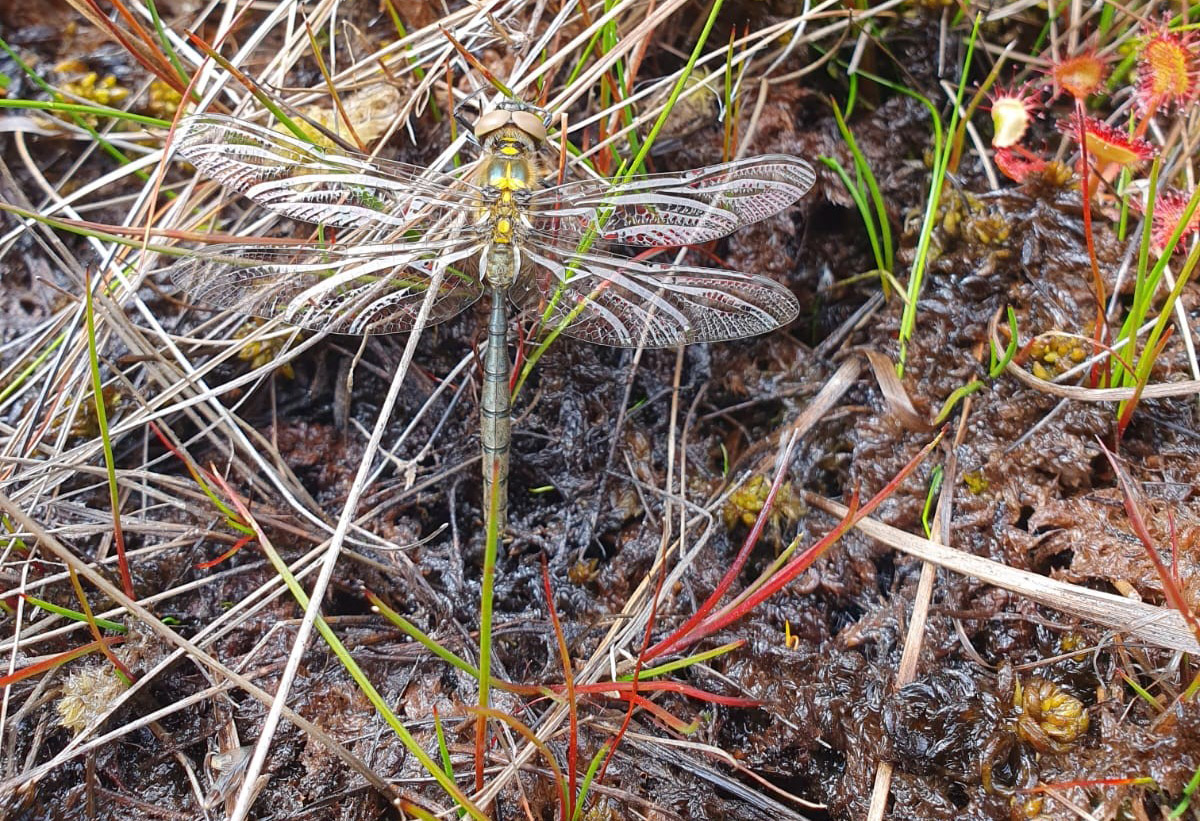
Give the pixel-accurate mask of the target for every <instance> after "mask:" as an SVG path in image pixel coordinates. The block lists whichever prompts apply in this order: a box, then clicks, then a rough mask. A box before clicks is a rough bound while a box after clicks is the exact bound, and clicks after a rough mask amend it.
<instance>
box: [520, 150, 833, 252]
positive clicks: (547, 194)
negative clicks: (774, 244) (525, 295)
mask: <svg viewBox="0 0 1200 821" xmlns="http://www.w3.org/2000/svg"><path fill="white" fill-rule="evenodd" d="M815 179H816V176H815V174H814V172H813V169H812V166H811V165H809V164H808V163H806V162H805V161H804V160H802V159H800V158H799V157H791V156H788V155H786V154H768V155H765V156H761V157H747V158H745V159H741V160H734V161H733V162H727V163H721V164H720V165H710V166H708V167H707V168H697V169H694V170H692V171H683V172H680V173H678V174H650V175H647V176H642V177H634V178H633V179H630V180H629V181H627V182H623V183H616V184H614V183H611V182H606V181H604V180H584V181H581V182H569V183H566V184H564V185H557V186H553V187H551V188H547V189H544V190H542V191H537V192H534V194H533V196H532V197H531V198H530V219H531V222H532V225H533V227H534V229H536V230H540V231H544V232H546V233H549V234H553V235H554V236H556V237H558V238H559V240H560V241H565V242H574V243H579V242H585V241H586V240H587V239H588V238H598V239H601V240H604V241H606V242H607V243H615V244H619V245H638V246H645V247H652V246H667V247H671V246H676V245H696V244H698V243H702V242H709V241H710V240H714V239H718V238H719V237H723V236H725V235H726V234H729V233H731V232H732V231H735V230H737V229H738V228H741V227H742V226H744V225H749V224H750V223H752V222H757V221H759V220H761V219H766V218H767V217H770V216H773V215H775V214H778V213H779V212H780V211H782V210H783V209H785V208H787V207H788V206H789V205H791V204H792V203H794V202H795V201H796V200H798V199H800V197H802V196H804V194H805V192H807V191H808V189H809V188H811V187H812V184H813V181H814V180H815Z"/></svg>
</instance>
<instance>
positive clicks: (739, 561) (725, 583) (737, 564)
mask: <svg viewBox="0 0 1200 821" xmlns="http://www.w3.org/2000/svg"><path fill="white" fill-rule="evenodd" d="M794 447H795V441H794V440H792V441H790V442H788V446H787V448H785V449H784V453H783V457H782V458H781V459H780V460H779V468H778V469H777V470H776V471H775V478H774V479H773V480H772V481H771V490H770V492H769V493H767V498H766V501H765V502H763V506H762V510H760V511H759V512H758V518H757V519H755V520H754V527H753V528H751V529H750V533H749V534H747V536H746V539H745V541H743V542H742V547H741V549H740V550H738V553H737V555H736V556H734V558H733V564H731V565H730V566H729V569H728V570H726V571H725V575H724V576H722V577H721V581H720V582H719V583H718V584H717V586H716V589H714V590H713V592H712V594H711V595H709V597H708V598H707V599H705V600H704V603H703V604H702V605H700V607H699V608H697V610H696V612H695V613H694V614H693V615H692V616H691V618H689V619H688V620H687V621H685V622H684V623H683V625H682V626H680V627H679V628H678V629H677V630H675V632H673V633H671V634H670V635H669V636H667V637H666V638H664V639H663V640H662V641H660V642H658V644H655V645H654V646H653V647H651V648H649V649H648V650H646V651H645V652H644V653H642V655H641V656H640V658H641V659H644V660H645V661H650V660H652V659H655V658H658V657H659V656H661V655H662V654H663V653H665V652H668V651H669V650H670V649H672V648H674V647H675V646H676V644H678V643H679V641H680V640H681V639H682V638H683V637H684V636H686V635H687V634H688V633H689V632H690V631H691V630H692V628H694V627H695V626H696V625H698V624H700V623H701V622H702V621H703V620H704V618H705V617H706V616H707V615H708V614H709V613H711V612H712V610H713V609H714V608H715V607H716V606H717V602H719V601H720V600H721V598H722V597H723V596H724V595H725V593H726V591H728V590H729V588H730V587H731V586H733V583H734V581H735V580H736V579H737V577H738V574H740V573H741V572H742V568H743V567H745V565H746V562H747V560H749V558H750V553H751V552H752V551H753V550H754V546H755V545H756V544H758V540H759V537H760V536H762V532H763V529H764V528H766V526H767V521H768V520H769V519H770V517H771V511H772V508H773V507H774V505H775V497H776V496H777V495H778V494H779V488H781V487H782V486H783V477H784V476H785V475H786V474H787V466H788V462H790V461H791V458H792V449H793V448H794Z"/></svg>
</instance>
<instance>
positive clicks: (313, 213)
mask: <svg viewBox="0 0 1200 821" xmlns="http://www.w3.org/2000/svg"><path fill="white" fill-rule="evenodd" d="M175 135H176V136H175V146H176V148H177V150H178V152H179V155H180V156H182V157H183V158H184V159H186V160H187V161H188V162H190V163H191V164H192V165H194V166H196V168H197V170H199V171H200V173H202V174H204V175H205V176H206V177H209V178H210V179H213V180H216V181H217V182H219V183H221V184H222V185H224V186H225V187H226V188H229V189H231V190H233V191H236V192H238V193H239V194H244V195H245V196H247V197H249V198H250V199H252V200H254V201H255V202H256V203H258V204H259V205H262V206H263V207H265V208H269V209H270V210H272V211H274V212H275V213H277V214H282V215H283V216H285V217H290V218H291V219H297V220H303V221H305V222H312V223H317V224H320V225H332V226H337V227H341V228H370V227H378V226H388V227H395V228H401V229H408V228H426V227H433V228H437V227H439V222H440V221H441V220H443V219H447V220H448V221H451V222H453V221H455V220H456V219H457V220H458V221H459V222H461V221H462V219H463V218H464V217H467V216H470V214H471V213H472V212H473V209H474V207H475V205H476V204H477V203H478V201H479V197H480V195H481V192H480V190H479V189H478V188H476V187H475V186H474V185H471V184H470V183H468V182H466V181H464V180H461V179H459V178H457V177H452V176H449V175H447V174H435V175H432V176H431V175H430V173H429V172H428V171H427V170H426V169H424V168H421V167H420V166H416V165H407V164H405V163H397V162H389V161H387V160H378V159H373V158H371V157H368V156H366V155H365V154H357V153H353V152H348V151H337V150H333V149H323V148H320V147H319V146H315V145H312V144H310V143H306V142H303V141H301V140H298V139H296V138H295V137H289V136H286V135H284V134H280V133H278V132H276V131H272V130H270V129H268V128H263V127H262V126H259V125H254V124H252V123H246V122H242V121H241V120H237V119H234V118H233V117H225V116H222V115H220V114H193V115H191V116H188V117H185V118H184V119H183V120H182V121H181V122H180V123H179V127H178V128H177V129H176V131H175Z"/></svg>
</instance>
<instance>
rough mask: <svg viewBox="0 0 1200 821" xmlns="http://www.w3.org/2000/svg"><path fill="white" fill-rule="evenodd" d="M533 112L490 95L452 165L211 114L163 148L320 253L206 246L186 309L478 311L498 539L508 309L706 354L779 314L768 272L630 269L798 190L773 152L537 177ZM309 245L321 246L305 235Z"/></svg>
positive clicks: (377, 316)
mask: <svg viewBox="0 0 1200 821" xmlns="http://www.w3.org/2000/svg"><path fill="white" fill-rule="evenodd" d="M551 123H552V119H551V117H550V116H549V115H548V114H547V113H546V112H545V111H543V110H542V109H539V108H537V107H535V106H532V105H529V104H527V103H524V102H520V101H515V100H505V101H501V102H500V103H499V104H498V105H497V106H496V107H495V108H494V109H492V110H490V111H488V112H486V113H484V114H482V115H481V116H480V117H479V118H478V120H477V121H476V123H475V126H474V138H475V140H474V142H475V144H476V145H477V146H478V148H479V157H478V160H477V161H476V162H474V163H473V164H472V165H471V166H469V167H465V168H464V169H461V170H459V171H458V172H456V173H438V172H434V171H431V170H430V169H428V168H425V167H422V166H418V165H410V164H405V163H399V162H390V161H387V160H383V159H376V158H374V157H370V156H367V155H365V154H360V153H357V152H353V151H346V150H340V149H335V148H324V147H320V146H316V145H313V144H310V143H307V142H304V141H302V140H299V139H296V138H294V137H291V136H287V135H284V134H282V133H279V132H277V131H273V130H271V129H269V128H266V127H263V126H260V125H256V124H254V123H251V122H248V121H245V120H241V119H236V118H233V117H228V116H224V115H219V114H207V113H202V114H192V115H189V116H187V117H185V118H183V119H182V120H181V121H180V124H179V126H178V127H177V129H176V137H175V146H176V151H177V153H178V155H179V156H181V157H183V158H184V159H186V160H187V161H188V162H190V163H191V164H192V165H193V166H194V167H195V168H196V169H197V171H199V172H200V173H201V174H203V175H204V176H206V177H208V178H210V179H212V180H215V181H216V182H218V183H220V184H221V185H223V186H224V187H225V188H226V189H229V190H230V191H233V192H236V193H238V194H241V195H243V196H245V197H247V198H249V199H250V200H252V201H253V202H255V203H257V204H258V205H259V206H262V207H263V208H266V209H268V210H269V211H271V212H274V213H275V214H278V215H281V216H283V217H287V218H290V219H292V220H299V221H302V222H307V223H312V224H315V225H318V226H322V228H323V229H350V230H349V232H348V234H343V235H341V236H339V237H338V240H337V241H336V242H331V241H320V242H313V243H311V244H304V245H302V246H287V247H282V246H279V245H274V246H272V245H271V244H269V241H267V240H265V239H257V240H249V241H247V242H246V243H239V244H218V245H210V246H208V247H207V248H206V249H204V250H202V251H198V252H196V253H195V254H194V255H192V256H189V257H187V258H185V259H184V260H183V261H182V262H179V263H176V264H175V265H174V266H172V268H171V269H170V276H171V278H172V279H173V281H174V282H175V283H176V284H177V285H178V286H179V287H180V288H181V289H182V290H183V291H185V292H187V293H188V294H190V295H191V296H192V297H193V298H195V299H197V300H199V301H201V302H205V303H208V304H211V305H214V306H217V307H221V308H227V309H231V310H233V311H236V312H240V313H243V314H250V315H254V316H259V317H264V318H267V319H272V318H277V317H278V318H281V319H282V320H284V321H286V322H288V323H291V324H294V325H298V326H300V327H303V328H307V329H311V330H316V331H324V332H328V333H346V334H389V333H398V332H405V331H411V330H413V329H414V328H415V327H416V325H417V323H418V319H419V314H420V313H421V310H422V306H423V305H424V306H427V307H426V309H425V313H426V318H425V322H424V324H426V325H428V324H434V323H438V322H443V321H445V320H447V319H450V318H451V317H453V316H455V315H457V314H459V313H460V312H462V311H463V310H465V309H466V308H467V307H469V306H470V305H472V304H473V303H475V302H476V300H478V299H479V298H480V297H481V296H482V295H483V294H484V292H485V291H486V292H487V293H488V295H489V296H490V299H491V311H490V314H489V319H488V326H487V341H486V347H485V351H484V356H483V382H482V387H481V390H480V401H479V405H480V440H481V449H482V455H483V491H484V495H483V499H484V510H485V511H487V510H489V500H492V499H495V500H496V501H495V502H493V503H492V506H491V507H490V510H491V511H492V512H493V515H494V517H495V518H496V520H497V521H498V529H499V531H500V532H501V533H503V532H504V531H505V528H506V524H507V512H508V467H509V452H510V443H511V394H510V389H509V377H510V370H511V365H510V360H509V354H508V324H509V313H508V311H509V307H508V306H509V303H511V304H512V306H513V307H514V308H515V309H516V310H517V311H518V312H520V313H529V314H532V315H536V316H538V317H539V318H540V321H541V323H542V327H543V328H547V327H548V328H554V329H557V331H558V332H560V333H562V334H565V335H567V336H569V337H574V338H576V339H582V340H585V341H587V342H592V343H597V344H600V345H610V346H616V347H623V348H635V347H645V348H663V347H673V346H676V345H680V344H688V343H695V342H716V341H723V340H730V339H737V338H741V337H747V336H753V335H756V334H761V333H765V332H767V331H771V330H774V329H775V328H778V327H780V326H782V325H785V324H787V323H788V322H791V321H792V320H793V319H795V317H796V314H797V313H798V311H799V305H798V303H797V301H796V298H795V296H793V294H792V293H791V292H790V291H789V290H788V289H787V288H786V287H784V286H783V285H781V284H780V283H778V282H775V281H774V280H772V279H770V278H769V277H766V276H762V275H759V274H753V273H742V272H737V271H728V270H723V269H718V268H704V267H697V266H693V265H686V264H669V263H664V262H656V261H649V260H643V259H633V258H631V257H630V256H628V255H625V253H624V252H627V250H628V249H630V248H634V249H636V248H664V247H666V248H673V247H680V246H688V245H697V244H701V243H706V242H709V241H712V240H716V239H719V238H721V237H724V236H726V235H728V234H730V233H732V232H733V231H736V230H737V229H738V228H741V227H742V226H745V225H748V224H750V223H754V222H757V221H759V220H763V219H766V218H768V217H771V216H773V215H775V214H778V213H780V212H781V211H783V210H784V209H786V208H788V207H789V206H791V205H792V204H793V203H795V202H796V201H797V200H799V199H800V198H801V197H802V196H803V195H804V194H805V193H806V192H807V191H808V190H809V188H811V187H812V184H813V181H814V179H815V175H814V172H813V169H812V166H811V165H809V164H808V163H807V162H805V161H804V160H802V159H800V158H798V157H793V156H789V155H785V154H771V155H764V156H756V157H748V158H744V159H737V160H733V161H731V162H725V163H720V164H718V165H711V166H707V167H705V168H699V169H693V170H690V171H682V172H677V173H662V174H647V175H640V176H633V177H628V178H625V179H621V180H617V181H614V180H607V179H585V180H576V181H570V182H563V183H560V184H550V179H551V176H552V175H551V172H550V171H549V170H548V166H547V163H546V161H545V154H546V151H545V148H546V142H547V138H548V134H549V129H550V125H551ZM323 236H326V237H327V236H328V234H323Z"/></svg>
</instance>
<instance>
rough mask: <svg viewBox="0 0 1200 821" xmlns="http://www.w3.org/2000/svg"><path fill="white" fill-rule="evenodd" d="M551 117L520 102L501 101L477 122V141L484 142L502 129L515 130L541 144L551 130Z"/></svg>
mask: <svg viewBox="0 0 1200 821" xmlns="http://www.w3.org/2000/svg"><path fill="white" fill-rule="evenodd" d="M549 123H550V117H549V115H548V114H547V113H546V112H545V111H544V110H542V109H540V108H538V107H537V106H533V105H530V104H529V103H524V102H521V101H520V100H501V101H500V103H499V104H498V105H497V106H496V107H495V108H494V109H492V110H491V111H489V112H487V113H486V114H483V115H481V116H480V118H479V119H478V120H476V121H475V139H477V140H479V142H481V143H482V142H484V141H485V140H486V139H487V138H488V137H489V136H491V135H492V134H495V133H496V132H497V131H499V130H500V129H502V128H515V129H517V130H518V131H520V132H522V133H524V134H525V135H527V136H528V137H529V138H531V139H532V140H533V141H534V142H535V143H537V144H539V145H540V144H541V143H542V142H543V141H544V140H545V139H546V134H547V132H548V130H549Z"/></svg>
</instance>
